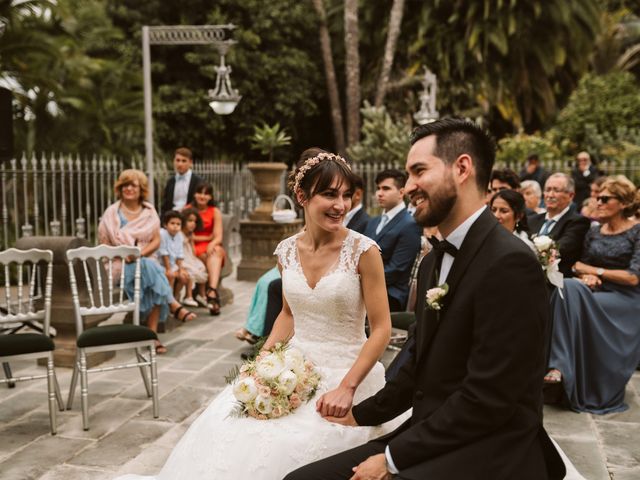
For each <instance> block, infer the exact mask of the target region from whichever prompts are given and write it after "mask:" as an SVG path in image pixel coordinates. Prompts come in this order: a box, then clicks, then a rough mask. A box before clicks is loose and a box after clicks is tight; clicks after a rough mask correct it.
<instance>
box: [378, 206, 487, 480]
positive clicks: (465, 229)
mask: <svg viewBox="0 0 640 480" xmlns="http://www.w3.org/2000/svg"><path fill="white" fill-rule="evenodd" d="M485 208H487V206H486V205H483V206H482V207H480V208H479V209H478V210H476V212H475V213H473V214H472V215H471V216H470V217H469V218H467V219H466V220H465V221H464V222H462V223H461V224H460V225H458V226H457V227H456V229H455V230H454V231H453V232H451V233H450V234H449V235H448V236H447V237H446V238H445V240H447V241H448V242H449V243H450V244H452V245H453V246H454V247H456V248H457V249H458V250H460V247H461V246H462V242H464V239H465V237H466V236H467V233H469V229H470V228H471V225H473V224H474V223H475V221H476V220H477V219H478V217H479V216H480V215H481V214H482V212H484V209H485ZM453 260H454V257H452V256H451V255H449V254H448V253H446V252H445V254H444V255H443V257H442V266H441V267H440V276H439V277H438V285H442V284H443V283H445V282H446V281H447V277H448V276H449V271H451V266H452V265H453ZM384 455H385V457H386V458H387V470H389V472H390V473H392V474H394V475H397V474H398V473H400V470H398V469H397V468H396V466H395V464H394V463H393V458H391V451H390V450H389V445H387V446H386V447H385V449H384Z"/></svg>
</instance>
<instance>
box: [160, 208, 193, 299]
mask: <svg viewBox="0 0 640 480" xmlns="http://www.w3.org/2000/svg"><path fill="white" fill-rule="evenodd" d="M162 220H163V224H164V227H163V228H161V229H160V248H159V249H158V251H157V255H158V259H159V260H160V264H161V265H162V266H164V273H165V275H166V276H167V280H169V285H171V288H172V289H173V295H174V296H176V297H177V296H178V294H179V293H180V290H182V288H183V287H184V286H186V285H187V284H188V283H189V273H188V272H187V271H186V270H185V268H184V266H183V261H184V238H183V236H182V215H181V214H180V212H176V211H175V210H169V211H168V212H166V213H165V214H164V215H163V216H162Z"/></svg>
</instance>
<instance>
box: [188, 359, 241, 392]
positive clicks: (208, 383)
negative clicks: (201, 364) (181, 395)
mask: <svg viewBox="0 0 640 480" xmlns="http://www.w3.org/2000/svg"><path fill="white" fill-rule="evenodd" d="M239 363H240V362H233V363H231V362H227V361H224V362H222V361H221V362H218V363H216V364H214V365H213V366H211V367H209V368H206V369H204V370H203V371H202V372H200V373H199V374H198V375H196V376H193V377H191V378H189V379H187V380H186V381H185V382H184V384H185V385H191V386H194V387H204V388H220V387H225V386H226V382H225V380H224V377H225V375H228V374H229V372H230V371H231V370H232V369H233V368H234V367H235V366H236V365H238V364H239Z"/></svg>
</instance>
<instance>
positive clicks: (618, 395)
mask: <svg viewBox="0 0 640 480" xmlns="http://www.w3.org/2000/svg"><path fill="white" fill-rule="evenodd" d="M639 204H640V195H639V192H638V190H637V189H636V187H635V186H634V185H633V183H631V181H629V180H628V179H627V178H626V177H624V176H622V175H619V176H615V177H610V178H609V179H608V180H607V181H606V182H605V183H604V184H603V185H602V187H601V189H600V193H599V194H598V197H597V205H598V208H597V215H598V220H599V221H600V225H595V226H592V227H591V229H590V230H589V232H588V233H587V235H586V237H585V244H584V251H583V255H582V261H580V262H577V263H576V264H575V266H574V271H575V273H576V278H575V279H566V280H565V281H564V289H563V296H564V298H562V297H561V296H560V295H559V294H558V293H557V292H555V293H554V294H553V296H552V299H551V306H552V311H553V335H552V338H551V355H550V360H549V367H550V370H549V372H548V373H547V375H546V376H545V382H546V383H559V382H562V384H563V388H564V391H565V393H566V397H567V399H568V401H569V404H570V407H571V409H573V410H575V411H578V412H591V413H597V414H605V413H611V412H619V411H623V410H626V409H627V408H628V407H627V406H626V405H625V403H624V392H625V387H626V384H627V382H628V381H629V379H630V378H631V375H632V374H633V371H634V370H635V368H636V367H637V365H638V363H639V362H640V285H639V278H640V224H638V222H637V221H636V220H635V219H633V218H630V217H632V216H633V214H634V213H635V212H636V211H637V209H638V205H639Z"/></svg>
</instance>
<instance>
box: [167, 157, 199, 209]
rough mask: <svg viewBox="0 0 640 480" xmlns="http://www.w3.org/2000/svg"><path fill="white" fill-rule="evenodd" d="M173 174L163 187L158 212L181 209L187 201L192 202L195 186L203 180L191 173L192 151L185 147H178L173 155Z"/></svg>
mask: <svg viewBox="0 0 640 480" xmlns="http://www.w3.org/2000/svg"><path fill="white" fill-rule="evenodd" d="M173 168H174V169H175V172H176V173H175V175H173V176H172V177H171V178H169V180H167V184H166V185H165V187H164V194H163V196H162V208H161V209H160V212H161V213H160V214H161V215H162V214H164V212H168V211H169V210H178V211H180V210H182V209H183V208H184V207H185V205H187V204H188V203H193V195H194V193H195V191H196V187H197V186H198V185H200V184H201V183H204V180H203V179H202V178H200V177H199V176H198V175H196V174H195V173H193V171H192V168H193V153H192V152H191V150H189V149H188V148H186V147H180V148H178V149H177V150H176V152H175V153H174V155H173Z"/></svg>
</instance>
